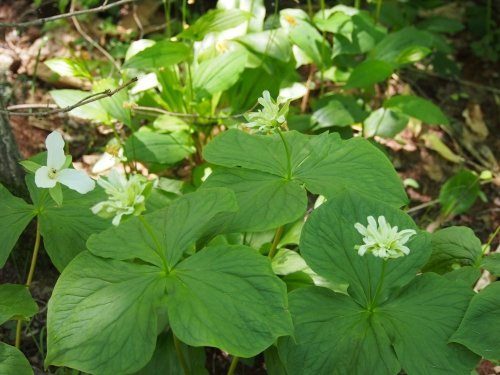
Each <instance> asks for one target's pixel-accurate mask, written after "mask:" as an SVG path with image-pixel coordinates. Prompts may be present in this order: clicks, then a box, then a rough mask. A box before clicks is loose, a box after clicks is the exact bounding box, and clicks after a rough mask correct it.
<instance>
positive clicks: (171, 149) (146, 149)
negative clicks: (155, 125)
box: [124, 131, 195, 164]
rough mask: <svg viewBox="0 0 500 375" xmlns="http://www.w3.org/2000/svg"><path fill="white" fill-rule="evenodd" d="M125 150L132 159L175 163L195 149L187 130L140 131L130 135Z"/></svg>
mask: <svg viewBox="0 0 500 375" xmlns="http://www.w3.org/2000/svg"><path fill="white" fill-rule="evenodd" d="M124 151H125V155H126V156H127V158H128V159H130V160H138V161H142V162H146V163H160V164H175V163H177V162H179V161H181V160H183V159H184V158H185V157H187V156H189V155H191V154H192V153H193V152H194V151H195V149H194V147H193V146H192V139H191V137H190V135H189V134H188V133H186V132H175V133H171V134H159V133H157V132H153V131H138V132H135V133H134V134H132V135H131V136H130V137H128V139H127V142H126V143H125V146H124Z"/></svg>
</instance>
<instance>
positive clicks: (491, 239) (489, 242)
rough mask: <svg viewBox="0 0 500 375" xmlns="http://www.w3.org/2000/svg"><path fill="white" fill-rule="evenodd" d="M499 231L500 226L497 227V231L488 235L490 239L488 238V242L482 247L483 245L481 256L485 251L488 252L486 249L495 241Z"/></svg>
mask: <svg viewBox="0 0 500 375" xmlns="http://www.w3.org/2000/svg"><path fill="white" fill-rule="evenodd" d="M499 231H500V225H499V226H498V227H497V229H495V231H494V232H493V233H492V234H491V235H490V238H488V242H486V243H485V244H484V245H483V249H482V250H483V251H482V252H483V254H485V253H486V250H488V247H489V246H490V245H491V243H492V242H493V240H494V239H495V237H496V236H497V235H498V232H499Z"/></svg>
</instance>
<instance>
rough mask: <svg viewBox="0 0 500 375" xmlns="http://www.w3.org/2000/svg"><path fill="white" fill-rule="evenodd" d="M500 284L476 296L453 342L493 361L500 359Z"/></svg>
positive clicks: (452, 339) (493, 285)
mask: <svg viewBox="0 0 500 375" xmlns="http://www.w3.org/2000/svg"><path fill="white" fill-rule="evenodd" d="M499 316H500V283H498V282H496V283H492V284H490V285H488V286H487V287H486V288H484V289H483V290H481V291H480V292H479V293H478V294H476V295H475V296H474V297H473V298H472V301H471V303H470V305H469V308H468V309H467V312H466V313H465V316H464V319H463V320H462V323H461V324H460V327H459V328H458V330H457V331H456V332H455V334H454V335H453V337H452V338H451V341H453V342H458V343H460V344H463V345H465V346H466V347H468V348H469V349H471V350H472V351H474V352H475V353H477V354H479V355H481V356H483V357H485V358H487V359H491V360H498V358H500V335H499V334H498V332H500V319H499Z"/></svg>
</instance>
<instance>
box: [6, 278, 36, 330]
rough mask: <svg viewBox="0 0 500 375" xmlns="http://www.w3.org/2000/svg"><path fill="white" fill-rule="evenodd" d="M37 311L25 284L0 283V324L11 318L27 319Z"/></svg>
mask: <svg viewBox="0 0 500 375" xmlns="http://www.w3.org/2000/svg"><path fill="white" fill-rule="evenodd" d="M37 312H38V306H37V304H36V303H35V301H33V298H32V297H31V294H30V292H29V290H28V288H26V285H17V284H1V285H0V325H2V324H3V323H5V322H6V321H7V320H11V319H28V318H29V317H31V316H33V315H35V314H36V313H37Z"/></svg>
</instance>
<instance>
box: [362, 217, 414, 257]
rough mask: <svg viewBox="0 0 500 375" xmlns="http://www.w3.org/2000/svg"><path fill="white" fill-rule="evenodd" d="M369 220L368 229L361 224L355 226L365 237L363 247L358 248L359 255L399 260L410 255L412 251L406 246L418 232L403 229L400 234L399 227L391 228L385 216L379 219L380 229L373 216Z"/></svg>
mask: <svg viewBox="0 0 500 375" xmlns="http://www.w3.org/2000/svg"><path fill="white" fill-rule="evenodd" d="M367 220H368V225H367V226H366V227H365V226H364V225H362V224H361V223H356V224H354V227H355V228H356V230H357V231H358V232H359V233H360V234H361V235H362V236H363V242H364V244H363V245H361V246H356V249H357V250H358V254H359V255H361V256H363V255H365V254H366V253H372V254H373V255H374V256H376V257H380V258H383V259H389V258H399V257H402V256H405V255H408V254H409V253H410V249H409V248H408V247H407V246H405V244H406V243H407V242H408V241H409V240H410V238H411V237H413V236H414V235H416V234H417V232H416V231H414V230H413V229H403V230H402V231H400V232H398V227H397V226H394V227H391V225H390V224H389V223H387V221H386V220H385V217H384V216H379V217H378V227H377V222H376V221H375V218H374V217H373V216H368V218H367Z"/></svg>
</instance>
